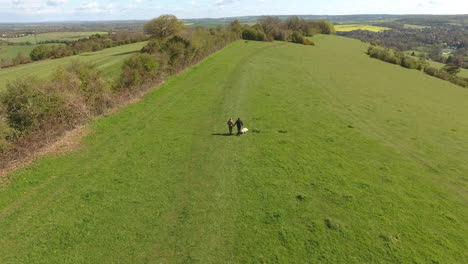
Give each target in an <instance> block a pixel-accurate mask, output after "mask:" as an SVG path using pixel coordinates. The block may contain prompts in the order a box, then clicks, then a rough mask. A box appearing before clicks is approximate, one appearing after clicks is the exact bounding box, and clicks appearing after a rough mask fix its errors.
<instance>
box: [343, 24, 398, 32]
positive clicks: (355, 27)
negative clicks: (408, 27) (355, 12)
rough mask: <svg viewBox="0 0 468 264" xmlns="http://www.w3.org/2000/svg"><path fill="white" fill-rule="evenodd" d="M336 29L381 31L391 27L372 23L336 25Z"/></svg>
mask: <svg viewBox="0 0 468 264" xmlns="http://www.w3.org/2000/svg"><path fill="white" fill-rule="evenodd" d="M335 29H336V31H353V30H367V31H373V32H381V31H384V30H391V28H386V27H379V26H372V25H354V24H353V25H335Z"/></svg>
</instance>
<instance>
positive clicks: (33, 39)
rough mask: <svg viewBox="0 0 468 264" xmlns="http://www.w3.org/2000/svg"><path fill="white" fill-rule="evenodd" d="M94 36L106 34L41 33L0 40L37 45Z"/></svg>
mask: <svg viewBox="0 0 468 264" xmlns="http://www.w3.org/2000/svg"><path fill="white" fill-rule="evenodd" d="M95 34H107V32H49V33H41V34H37V35H36V36H34V35H30V36H25V37H20V38H0V40H5V41H8V42H11V43H25V42H30V43H33V44H36V43H39V42H41V41H53V40H60V41H64V40H68V41H72V40H78V39H81V38H87V37H89V36H91V35H95Z"/></svg>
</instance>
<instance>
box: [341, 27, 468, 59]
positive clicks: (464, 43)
mask: <svg viewBox="0 0 468 264" xmlns="http://www.w3.org/2000/svg"><path fill="white" fill-rule="evenodd" d="M380 25H382V26H393V27H394V29H393V30H385V31H382V32H370V31H366V30H355V31H349V32H339V33H338V34H339V35H341V36H345V37H350V38H355V39H359V40H363V41H366V42H369V43H372V44H378V45H382V46H385V47H388V48H392V49H397V50H401V51H406V50H417V51H420V52H421V55H419V56H421V57H424V58H426V59H431V60H433V61H437V62H441V63H446V60H447V57H444V56H442V51H443V50H444V49H446V48H448V49H451V50H453V56H454V57H455V58H457V57H458V58H461V59H463V60H464V61H465V62H466V63H465V66H466V67H468V32H467V31H466V29H464V28H463V27H460V26H452V25H445V26H441V27H428V28H423V29H414V28H404V27H402V26H401V27H400V26H399V27H395V25H394V24H393V23H390V24H384V23H382V24H380Z"/></svg>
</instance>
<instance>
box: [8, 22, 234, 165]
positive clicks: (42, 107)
mask: <svg viewBox="0 0 468 264" xmlns="http://www.w3.org/2000/svg"><path fill="white" fill-rule="evenodd" d="M144 29H145V33H146V35H148V36H149V37H150V41H149V42H148V44H147V45H146V46H145V47H144V48H143V49H142V50H141V52H140V53H138V54H135V55H133V56H131V57H129V58H128V59H126V60H125V61H124V63H123V66H122V70H121V73H120V74H119V75H118V76H116V77H115V78H113V79H111V80H109V79H107V78H106V77H105V74H104V73H102V72H101V71H99V69H98V68H97V67H96V65H93V64H90V63H84V62H80V61H73V62H71V63H70V64H69V65H66V66H63V67H59V68H58V69H57V70H56V71H55V72H54V74H53V77H52V79H51V80H49V81H45V80H41V79H39V78H37V77H34V76H26V77H22V78H18V79H17V80H15V81H12V82H9V83H8V84H7V87H6V89H5V91H3V92H2V93H1V94H0V166H1V165H5V163H6V162H8V160H11V159H14V158H15V157H19V156H21V155H22V154H24V153H25V152H29V151H34V149H35V148H36V149H37V148H38V147H40V146H42V145H44V144H46V143H47V142H50V141H51V140H53V139H54V138H56V137H57V136H59V135H60V134H62V133H63V132H64V131H66V130H69V129H72V128H74V127H76V126H77V125H79V124H83V123H84V122H86V121H87V120H89V119H90V118H93V117H96V116H99V115H101V114H103V113H105V112H106V111H108V110H109V109H111V108H114V107H117V106H119V105H122V104H123V103H125V102H127V101H129V99H131V98H134V97H136V96H138V95H141V94H142V93H144V92H145V91H147V90H148V89H150V88H151V87H154V85H156V84H159V83H161V82H162V81H163V80H165V79H166V78H167V77H168V76H170V75H173V74H176V73H179V72H181V71H182V70H184V69H185V68H187V67H188V66H190V65H193V64H196V63H198V62H199V61H201V60H202V59H203V58H205V57H207V56H209V55H210V54H212V53H214V52H216V51H218V50H220V49H222V48H224V47H225V46H226V45H228V44H230V43H232V42H234V41H236V40H238V39H239V35H238V34H237V33H236V32H234V31H232V29H230V28H215V29H204V28H195V29H193V28H185V27H184V24H183V23H182V21H180V20H178V19H177V18H176V17H175V16H172V15H164V16H161V17H159V18H156V19H153V20H151V21H150V22H148V23H147V24H145V26H144ZM96 39H99V40H100V39H101V38H97V37H96ZM77 43H82V42H77ZM85 43H87V42H85ZM97 43H101V41H98V42H97ZM90 47H92V46H90ZM22 151H23V152H22ZM2 162H3V164H2Z"/></svg>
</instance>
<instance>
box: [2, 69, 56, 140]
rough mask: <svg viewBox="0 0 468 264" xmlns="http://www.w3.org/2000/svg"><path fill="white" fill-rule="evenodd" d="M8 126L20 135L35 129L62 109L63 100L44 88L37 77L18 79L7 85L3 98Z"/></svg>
mask: <svg viewBox="0 0 468 264" xmlns="http://www.w3.org/2000/svg"><path fill="white" fill-rule="evenodd" d="M1 102H2V104H3V105H4V107H5V113H6V117H7V120H8V124H9V126H10V127H11V128H13V129H15V130H17V131H18V132H20V133H25V132H26V131H28V130H29V129H32V128H35V127H36V126H37V125H38V124H39V123H40V121H41V120H42V119H43V118H44V117H45V116H46V115H49V114H51V113H54V112H56V111H58V110H59V109H60V105H61V98H60V96H59V95H58V94H57V93H51V92H50V91H46V90H45V89H44V88H43V82H42V81H40V80H38V79H37V78H35V77H25V78H22V79H17V80H16V81H13V82H11V83H8V84H7V87H6V90H5V92H4V93H3V94H2V96H1Z"/></svg>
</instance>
